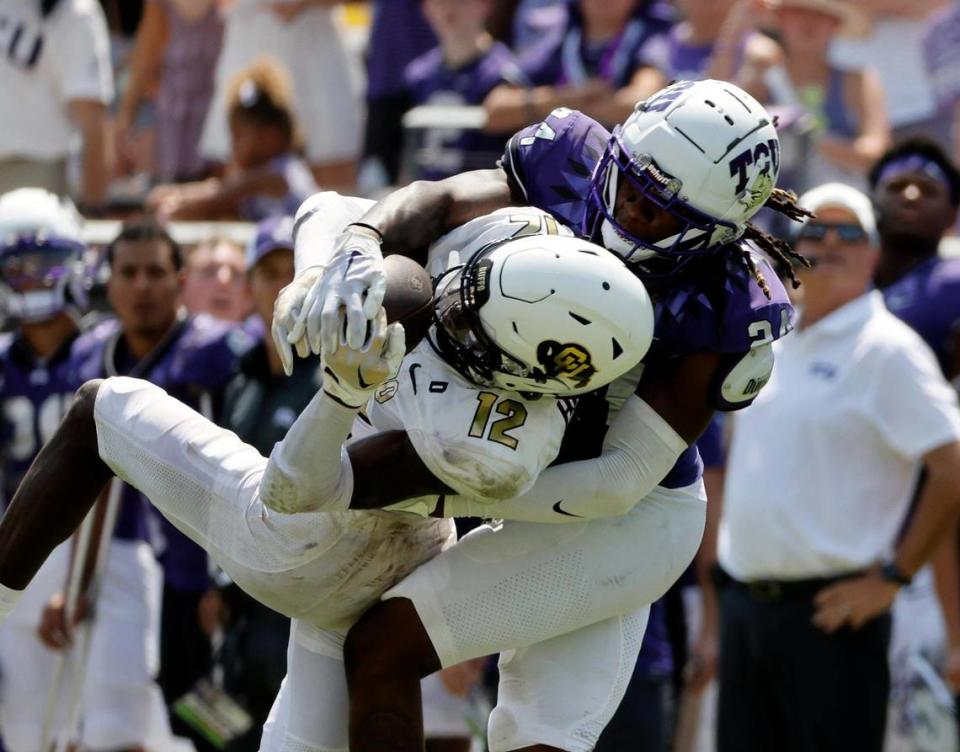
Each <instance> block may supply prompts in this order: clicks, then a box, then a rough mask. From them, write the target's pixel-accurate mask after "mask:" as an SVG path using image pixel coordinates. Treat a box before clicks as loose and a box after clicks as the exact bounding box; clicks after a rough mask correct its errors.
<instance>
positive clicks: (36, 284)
mask: <svg viewBox="0 0 960 752" xmlns="http://www.w3.org/2000/svg"><path fill="white" fill-rule="evenodd" d="M80 250H81V249H80V246H79V245H78V244H77V243H74V242H72V241H66V240H60V239H57V238H37V237H34V236H25V237H20V238H17V239H16V240H15V241H14V242H13V243H11V244H8V245H7V246H6V247H5V248H4V250H3V253H2V255H0V276H2V278H3V281H4V282H5V283H6V284H7V285H8V286H9V287H10V288H11V289H12V290H13V291H15V292H29V291H31V290H41V289H46V288H51V287H55V286H56V284H57V283H58V282H59V281H60V280H61V279H62V278H63V277H65V276H67V275H68V274H69V273H70V266H71V264H73V262H74V261H75V260H76V258H77V254H78V252H79V251H80Z"/></svg>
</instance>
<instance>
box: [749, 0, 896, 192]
mask: <svg viewBox="0 0 960 752" xmlns="http://www.w3.org/2000/svg"><path fill="white" fill-rule="evenodd" d="M765 3H766V5H767V7H768V8H770V9H772V10H774V11H775V18H776V21H777V31H778V34H779V36H780V39H781V41H782V44H778V43H777V42H775V41H773V39H771V38H770V37H766V36H763V35H754V36H752V37H751V38H750V39H749V41H748V43H747V46H746V49H745V51H744V64H743V66H742V68H741V71H740V73H739V74H738V78H739V79H740V80H739V83H740V85H741V86H743V87H744V88H745V89H747V91H749V92H750V93H751V94H753V95H754V96H755V97H757V99H759V100H760V101H761V102H763V103H764V104H768V105H779V106H783V107H801V108H803V109H805V110H806V111H807V112H808V113H810V115H811V117H812V118H813V123H814V128H815V133H816V137H815V139H814V148H813V153H812V154H810V155H809V156H808V157H807V159H806V160H805V161H806V162H807V163H808V164H807V169H806V174H805V175H803V176H796V179H795V180H794V181H789V180H786V181H785V182H786V184H789V185H790V186H791V187H794V188H797V189H799V190H803V189H804V188H807V187H810V186H811V185H817V184H820V183H824V182H827V181H830V180H837V181H839V182H844V183H848V184H850V185H855V186H858V187H865V186H866V183H865V180H864V176H865V175H866V172H867V169H868V168H869V167H870V165H871V164H873V163H874V161H876V159H877V158H878V157H879V156H880V154H882V153H883V150H884V149H886V148H887V145H888V143H889V139H890V129H889V125H888V123H887V118H886V113H885V110H884V104H883V88H882V86H881V84H880V79H879V78H878V76H877V74H876V73H875V72H874V71H873V70H871V69H870V68H866V69H862V70H849V71H844V70H840V69H839V68H836V67H834V66H833V65H831V63H830V60H829V57H828V52H829V48H830V44H831V42H833V40H834V39H835V38H836V37H844V36H850V37H860V36H863V35H864V34H866V33H868V31H869V28H870V26H869V17H868V16H867V15H866V14H864V13H863V12H862V11H861V10H860V9H859V8H858V7H857V6H856V5H854V4H853V3H850V2H843V1H842V0H765ZM781 180H784V178H783V176H781Z"/></svg>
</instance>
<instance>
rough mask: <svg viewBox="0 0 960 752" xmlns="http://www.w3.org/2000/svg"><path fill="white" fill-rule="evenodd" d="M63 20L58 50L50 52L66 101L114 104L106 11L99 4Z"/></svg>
mask: <svg viewBox="0 0 960 752" xmlns="http://www.w3.org/2000/svg"><path fill="white" fill-rule="evenodd" d="M86 5H87V6H88V7H84V8H83V9H81V10H79V11H77V12H75V13H73V14H71V15H70V16H68V17H65V18H60V19H59V20H58V22H57V23H58V24H60V27H61V33H59V34H57V36H56V39H55V42H56V47H57V48H56V49H55V50H50V52H51V55H50V60H51V61H52V63H53V65H54V67H55V69H56V72H57V79H58V81H59V82H60V93H61V95H62V96H63V99H64V101H68V102H69V101H71V100H93V101H97V102H103V103H104V104H109V103H110V102H111V101H113V70H112V68H111V67H110V43H109V37H108V35H107V23H106V20H105V19H104V17H103V11H102V10H101V9H100V6H99V4H98V3H96V2H92V3H88V4H86Z"/></svg>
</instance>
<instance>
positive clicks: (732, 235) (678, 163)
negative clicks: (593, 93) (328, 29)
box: [274, 80, 802, 750]
mask: <svg viewBox="0 0 960 752" xmlns="http://www.w3.org/2000/svg"><path fill="white" fill-rule="evenodd" d="M778 168H779V144H778V140H777V134H776V131H775V129H774V126H773V122H772V118H771V117H770V116H769V115H768V114H767V112H766V111H765V110H764V109H763V107H762V106H761V105H760V104H759V103H757V102H756V101H755V100H754V99H753V98H752V97H750V96H749V95H748V94H746V93H745V92H743V91H742V90H740V89H738V88H737V87H735V86H732V85H730V84H727V83H724V82H719V81H710V80H708V81H701V82H697V83H691V82H680V83H677V84H674V85H672V86H670V87H668V88H666V89H664V90H662V91H660V92H658V93H657V94H655V95H654V96H652V97H651V98H649V99H648V100H646V101H644V102H641V103H640V104H639V105H638V106H637V108H636V110H635V112H634V113H633V114H632V115H631V116H630V117H629V118H628V119H627V121H626V122H625V123H624V124H623V125H622V126H619V127H617V128H616V129H615V130H614V132H613V133H612V134H611V133H609V132H607V131H606V130H605V129H604V128H603V127H602V126H600V125H599V124H598V123H597V122H596V121H594V120H591V119H590V118H588V117H586V116H585V115H583V114H582V113H579V112H575V111H571V110H567V109H559V110H555V111H554V112H553V113H551V114H550V116H549V117H547V118H546V119H545V120H544V121H543V122H540V123H537V124H534V125H532V126H530V127H528V128H525V129H524V130H522V131H520V132H519V133H517V134H516V135H514V136H513V137H512V138H511V140H510V142H509V143H508V146H507V149H506V152H505V154H504V157H503V159H502V161H501V164H500V167H499V169H496V170H486V171H478V172H473V173H466V174H463V175H460V176H457V177H454V178H450V179H448V180H445V181H441V182H439V183H426V182H420V183H414V184H412V185H411V186H409V187H407V188H405V189H402V190H400V191H398V192H397V193H395V194H392V195H391V196H389V197H387V198H386V199H385V200H384V201H382V202H381V203H379V204H378V205H376V206H375V207H374V208H372V209H371V210H370V211H369V212H368V213H367V214H366V215H365V216H364V217H363V218H362V219H361V220H360V221H359V222H358V223H356V224H354V225H351V226H350V227H348V228H347V231H346V232H345V234H344V235H343V236H342V237H341V241H340V244H339V248H338V250H337V251H335V252H334V254H333V256H332V257H329V256H326V257H324V256H320V255H318V254H314V256H313V257H312V258H311V248H310V247H309V246H310V235H311V233H310V219H311V216H310V211H308V210H307V211H304V210H301V216H300V220H299V237H298V247H297V265H298V270H299V271H300V274H299V275H298V279H297V280H296V281H295V282H294V284H293V285H291V287H290V288H288V290H287V291H286V292H285V293H284V294H283V295H281V298H280V299H279V301H278V307H277V315H276V316H275V320H274V334H275V339H276V341H277V345H278V347H282V348H285V349H287V350H288V352H289V348H290V347H291V345H293V344H295V345H296V346H297V347H298V348H299V349H300V351H301V352H302V351H305V350H308V349H310V348H313V349H314V350H320V349H321V348H322V349H323V350H324V351H325V352H332V351H335V350H336V348H337V347H338V344H339V343H340V342H341V341H345V342H347V343H352V344H358V343H362V342H363V338H364V335H365V333H366V327H367V316H368V315H372V314H373V313H374V312H375V311H376V310H377V308H378V306H379V297H380V290H381V288H382V282H381V281H380V280H381V274H382V273H381V272H380V265H381V253H383V252H386V253H415V250H414V249H419V248H422V247H424V246H425V245H426V244H427V243H429V242H430V241H431V240H432V239H433V238H434V237H435V236H436V235H438V234H439V233H441V232H444V231H445V230H448V229H449V228H451V227H454V226H457V225H458V224H460V223H462V222H465V221H467V220H469V219H471V218H472V217H475V216H477V215H479V214H481V213H483V212H489V211H491V210H493V209H498V208H501V207H505V206H509V205H511V204H531V205H534V206H537V207H539V208H541V209H545V210H547V211H549V212H550V213H551V214H552V215H553V216H554V217H556V218H557V219H559V220H561V221H563V222H564V223H566V224H568V225H570V226H573V227H578V228H580V230H581V232H582V234H583V235H584V236H585V237H588V238H591V239H594V240H597V241H600V242H602V244H604V245H605V246H606V247H607V248H609V249H610V250H612V251H615V252H616V253H618V254H620V255H621V256H622V257H623V258H624V259H626V260H627V262H628V263H629V264H630V265H632V267H633V269H634V271H635V273H637V274H638V275H639V276H641V277H642V278H643V279H644V281H645V283H646V284H647V285H648V287H649V289H651V290H652V291H653V299H654V303H655V316H656V319H655V339H654V343H653V345H652V347H651V349H650V351H649V352H648V354H647V356H646V357H645V358H644V367H643V369H642V371H638V372H634V373H633V379H632V381H631V380H624V381H622V382H620V383H619V384H616V383H615V384H614V385H612V386H611V387H609V388H608V389H607V390H606V391H605V393H604V392H600V393H596V394H594V395H587V396H585V397H583V398H581V400H580V403H579V406H578V408H577V411H576V413H575V415H574V418H573V420H572V421H571V424H570V427H569V428H568V430H567V433H566V438H565V441H564V450H563V451H562V452H561V458H560V459H561V460H562V461H564V462H563V463H562V464H557V465H555V466H553V467H551V468H549V469H548V470H547V471H546V472H544V473H543V475H542V476H541V477H540V478H539V480H538V481H537V483H536V484H535V485H534V487H533V489H532V490H531V491H529V492H527V493H526V494H524V495H523V496H522V497H519V498H517V499H512V500H509V501H505V502H498V503H496V504H492V505H482V506H480V505H477V504H474V503H471V502H470V500H467V499H462V498H459V497H450V496H448V497H446V499H445V505H444V513H446V514H448V515H450V514H452V515H455V516H458V515H461V514H464V515H469V514H471V513H472V514H474V515H478V516H482V517H486V518H495V519H503V520H505V522H504V524H503V525H502V527H499V528H487V529H485V530H483V531H482V532H480V533H474V534H472V535H470V536H468V537H467V538H465V539H464V540H463V541H462V542H460V543H458V544H457V545H456V546H454V547H453V548H451V549H449V550H448V551H445V552H443V553H442V554H440V555H439V556H438V557H437V558H436V559H434V560H432V561H431V562H428V563H426V564H424V565H422V566H421V567H420V568H419V569H417V570H416V571H415V572H414V573H413V574H411V575H410V576H408V577H407V578H406V579H405V580H404V581H403V582H401V584H400V585H398V586H397V587H395V588H393V589H392V590H391V591H389V592H388V593H387V594H386V595H385V596H384V600H383V601H382V602H381V603H379V604H378V605H377V606H375V607H374V608H373V609H371V610H370V611H369V612H368V613H367V615H366V616H365V617H363V618H362V619H361V620H360V621H359V622H358V623H357V624H356V625H355V626H354V628H353V629H352V631H351V633H350V635H349V636H348V638H347V642H346V645H345V655H346V663H347V672H348V683H349V686H350V693H351V702H352V709H351V749H354V750H368V749H376V748H379V747H378V744H380V743H381V741H382V740H385V739H387V738H389V739H390V747H391V749H396V750H406V749H416V748H418V745H419V744H420V743H421V742H420V721H419V712H420V710H419V702H418V695H417V691H416V682H417V680H418V679H419V677H420V676H421V675H424V674H428V673H430V672H432V671H435V670H436V669H438V668H439V667H441V666H446V665H451V664H453V663H456V662H457V661H459V660H463V659H465V658H468V657H470V656H472V655H481V654H484V653H489V652H495V651H501V650H511V649H516V648H520V650H513V651H512V652H509V653H506V654H504V655H503V657H502V658H501V693H500V697H499V700H498V706H497V708H496V709H495V710H494V712H493V714H492V715H491V720H490V727H489V736H488V738H489V741H490V744H491V748H492V749H494V750H508V749H510V750H512V749H530V750H550V749H560V750H581V749H582V750H587V749H591V748H592V747H593V745H594V744H595V742H596V739H597V736H598V735H599V733H600V731H601V730H602V728H603V726H604V724H605V723H606V721H607V720H609V718H610V715H611V714H612V712H613V710H614V709H615V708H616V705H617V702H618V701H619V697H621V696H622V693H623V689H624V687H625V685H626V680H627V678H628V677H629V672H630V669H631V668H632V666H633V661H634V660H635V656H636V651H637V650H638V649H639V645H640V637H641V636H642V633H643V629H644V627H645V624H646V618H647V609H648V604H649V603H651V602H652V601H653V600H655V599H656V598H658V597H660V596H661V595H662V594H663V592H664V591H665V590H666V588H667V587H669V585H670V584H671V583H672V582H673V581H674V580H675V579H676V577H677V576H679V574H680V573H681V572H682V571H683V569H684V568H685V567H686V565H687V564H688V563H689V561H690V559H691V558H692V556H693V554H694V552H695V550H696V544H697V543H699V538H700V534H701V532H702V526H703V514H704V510H703V497H704V495H703V490H702V489H703V486H702V481H701V479H700V475H701V470H702V463H701V461H700V458H699V456H698V454H697V450H696V447H695V446H694V442H695V440H696V439H697V437H698V436H699V435H700V434H701V433H702V431H703V430H704V429H705V427H706V426H707V424H708V422H709V421H710V419H711V416H712V415H713V414H714V412H715V411H716V410H722V411H730V410H737V409H740V408H743V407H746V406H747V405H749V404H750V403H751V402H752V400H753V399H754V398H755V396H756V395H757V393H758V392H759V391H760V389H762V388H763V385H764V384H765V383H766V381H767V379H768V378H769V375H770V372H771V369H772V367H773V353H772V348H771V343H772V342H773V340H775V339H777V338H779V337H781V336H783V335H785V334H786V333H787V332H788V331H789V330H790V329H791V326H792V308H791V306H790V303H789V301H788V299H787V295H786V291H785V290H784V289H783V287H782V285H781V284H780V282H779V280H778V278H777V276H776V275H775V273H774V272H773V269H772V268H771V267H770V265H769V264H768V263H767V261H766V260H764V259H763V258H762V257H760V256H759V255H757V254H755V253H753V252H752V251H751V249H750V248H749V246H748V245H747V244H746V242H745V241H751V242H753V243H754V244H755V245H758V246H759V247H760V248H762V249H763V250H765V251H766V252H767V253H768V254H770V255H772V256H773V257H775V258H776V259H777V260H779V261H780V262H781V263H782V264H783V266H784V269H785V271H786V273H788V274H790V276H793V275H792V271H791V268H792V262H794V261H796V260H797V258H798V257H796V256H795V255H794V254H793V252H792V251H791V249H790V248H789V246H788V245H787V244H785V243H783V242H781V241H778V240H776V239H774V238H772V237H770V236H768V235H766V234H765V233H763V232H762V231H760V230H759V229H758V228H756V227H754V226H753V225H751V224H750V223H749V219H750V217H751V216H752V215H753V214H754V213H755V212H756V211H757V210H759V209H760V208H761V207H762V206H767V207H769V208H771V209H773V210H775V211H778V212H781V213H783V214H785V215H787V216H788V217H791V218H798V217H800V216H802V212H801V211H800V210H799V209H798V208H797V207H796V205H795V203H794V200H793V197H792V195H791V194H788V193H786V192H785V191H782V190H778V189H776V188H775V185H776V179H777V174H778ZM584 325H585V326H588V325H589V322H584ZM291 357H292V356H291ZM618 408H619V412H618V413H617V414H616V416H615V418H611V416H612V415H613V413H614V412H616V411H617V409H618ZM401 451H402V450H401ZM585 458H586V459H585ZM571 460H573V461H571ZM382 480H383V481H384V483H386V484H389V487H390V488H391V489H394V490H395V488H396V486H395V485H393V483H394V481H396V480H398V479H395V478H390V479H387V478H386V477H384V478H383V479H382ZM641 500H642V503H638V502H641ZM661 503H662V504H663V505H664V506H663V507H662V508H661V509H662V511H663V516H658V512H657V509H658V508H660V507H659V505H660V504H661ZM541 523H566V524H557V525H552V524H541ZM655 529H656V530H661V531H662V534H664V535H671V536H676V537H675V538H672V539H673V540H674V541H675V543H674V551H675V559H674V560H673V561H670V562H666V561H662V560H657V561H652V560H650V557H649V556H647V557H645V556H644V550H645V549H646V544H644V542H643V539H644V536H649V535H650V534H651V531H652V530H655ZM628 531H629V532H628ZM646 550H649V549H646ZM558 583H562V585H560V586H559V589H557V587H558V585H557V584H558ZM611 645H616V646H617V651H619V652H617V658H611V657H610V650H611V648H610V646H611ZM578 656H579V657H578ZM584 660H587V661H589V666H590V671H589V673H585V671H586V664H583V663H582V661H584Z"/></svg>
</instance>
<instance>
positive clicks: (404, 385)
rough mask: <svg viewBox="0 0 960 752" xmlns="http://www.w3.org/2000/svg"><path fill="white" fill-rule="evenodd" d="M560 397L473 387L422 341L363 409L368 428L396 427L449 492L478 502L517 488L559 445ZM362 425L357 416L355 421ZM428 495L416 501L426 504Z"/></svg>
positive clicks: (514, 492)
mask: <svg viewBox="0 0 960 752" xmlns="http://www.w3.org/2000/svg"><path fill="white" fill-rule="evenodd" d="M564 409H565V403H562V402H560V401H558V400H556V399H553V398H550V397H544V398H542V399H538V400H529V399H524V398H523V397H521V396H520V395H519V394H516V393H514V392H506V391H504V390H500V389H492V388H491V389H487V388H484V389H481V388H479V387H477V386H476V385H475V384H472V383H470V382H469V381H467V380H466V379H465V378H464V377H463V376H461V375H460V374H459V373H457V372H456V371H454V370H453V369H452V368H451V367H450V366H448V365H447V364H446V363H445V362H444V361H443V360H441V359H440V357H439V356H438V355H437V354H436V352H434V350H433V346H432V345H431V344H430V342H429V341H427V340H424V341H423V342H421V343H420V345H419V346H418V347H417V348H415V349H414V350H413V352H411V353H410V354H409V355H407V357H406V358H405V359H404V361H403V366H402V367H401V369H400V373H398V374H397V377H396V378H395V379H391V380H390V381H387V382H384V383H383V384H382V385H381V386H380V388H379V389H378V390H377V392H376V395H375V396H374V398H373V399H372V400H371V401H370V404H369V405H368V406H367V409H366V418H367V419H368V420H369V424H370V425H369V426H356V428H357V431H356V433H357V434H358V435H360V434H363V433H369V432H370V431H371V430H376V431H386V430H393V429H403V430H405V431H406V432H407V436H408V437H409V438H410V442H411V443H412V444H413V447H414V448H415V449H416V451H417V454H418V455H419V457H420V459H421V460H423V463H424V464H425V465H426V466H427V468H428V469H429V470H430V472H432V473H433V474H434V476H436V477H437V479H439V480H440V481H442V482H443V483H445V484H446V485H447V486H449V487H450V488H451V489H453V490H454V491H455V492H456V493H458V494H461V495H464V496H470V497H473V498H476V499H478V500H481V501H482V500H484V499H491V500H493V499H502V498H507V497H511V496H515V495H517V494H521V493H524V492H525V491H527V490H528V489H529V488H530V486H532V485H533V483H534V481H535V480H536V479H537V476H538V475H539V474H540V472H541V471H542V470H543V469H544V468H545V467H547V465H549V464H550V463H551V462H553V460H554V459H556V456H557V453H558V452H559V451H560V441H561V440H562V438H563V431H564V428H565V427H566V419H565V417H564ZM358 422H360V423H363V419H358ZM435 501H436V499H435V498H433V497H430V498H429V499H421V500H417V502H418V503H423V504H427V506H428V509H421V508H418V509H417V511H429V509H432V508H433V504H434V502H435Z"/></svg>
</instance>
